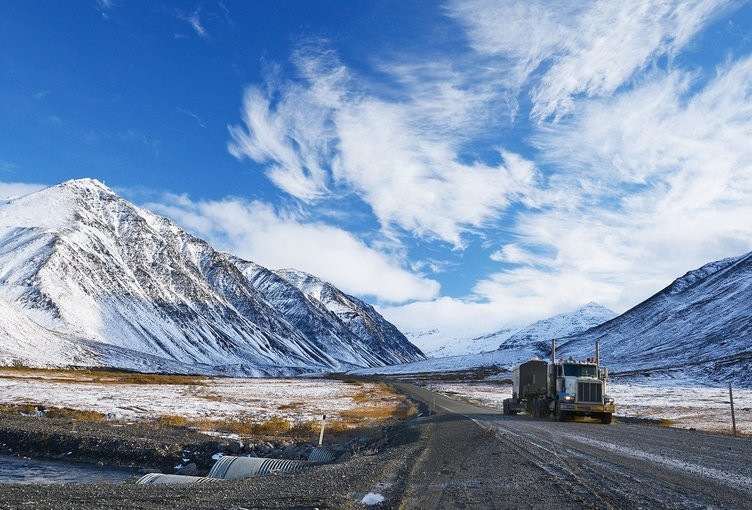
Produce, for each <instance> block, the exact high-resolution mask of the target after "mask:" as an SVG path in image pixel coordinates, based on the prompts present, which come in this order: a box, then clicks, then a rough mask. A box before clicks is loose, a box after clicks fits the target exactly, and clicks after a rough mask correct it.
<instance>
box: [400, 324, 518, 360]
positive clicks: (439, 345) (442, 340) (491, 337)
mask: <svg viewBox="0 0 752 510" xmlns="http://www.w3.org/2000/svg"><path fill="white" fill-rule="evenodd" d="M516 331H517V328H505V329H501V330H498V331H494V332H493V333H486V334H481V335H479V334H478V332H477V330H475V332H468V331H463V330H453V331H451V332H447V331H442V330H440V329H429V330H425V331H408V332H406V333H405V336H407V338H409V339H410V342H412V343H413V344H415V345H417V346H418V347H420V350H421V351H423V352H424V353H425V354H426V356H428V357H430V358H444V357H448V356H464V355H467V354H479V353H481V352H488V351H492V350H494V349H496V348H497V347H499V344H500V343H501V342H503V341H504V340H505V339H506V338H509V336H511V335H513V334H514V333H515V332H516Z"/></svg>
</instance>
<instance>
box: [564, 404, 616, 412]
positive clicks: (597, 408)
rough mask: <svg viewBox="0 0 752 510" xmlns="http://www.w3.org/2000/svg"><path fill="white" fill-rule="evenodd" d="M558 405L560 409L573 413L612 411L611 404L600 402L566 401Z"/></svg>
mask: <svg viewBox="0 0 752 510" xmlns="http://www.w3.org/2000/svg"><path fill="white" fill-rule="evenodd" d="M559 407H560V408H561V410H562V411H573V412H575V413H583V414H588V413H613V412H614V406H613V405H602V404H577V403H575V404H567V403H564V402H562V403H560V404H559Z"/></svg>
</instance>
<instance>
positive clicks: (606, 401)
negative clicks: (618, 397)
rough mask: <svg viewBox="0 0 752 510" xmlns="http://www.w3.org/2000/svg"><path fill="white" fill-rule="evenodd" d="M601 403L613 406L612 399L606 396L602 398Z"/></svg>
mask: <svg viewBox="0 0 752 510" xmlns="http://www.w3.org/2000/svg"><path fill="white" fill-rule="evenodd" d="M603 401H604V402H605V403H606V405H613V404H614V397H609V396H608V395H605V396H604V397H603Z"/></svg>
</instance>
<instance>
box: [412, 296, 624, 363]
mask: <svg viewBox="0 0 752 510" xmlns="http://www.w3.org/2000/svg"><path fill="white" fill-rule="evenodd" d="M614 317H616V313H614V312H613V311H611V310H609V309H608V308H606V307H604V306H602V305H599V304H598V303H593V302H590V303H588V304H586V305H584V306H581V307H579V308H577V309H576V310H573V311H571V312H566V313H562V314H559V315H554V316H553V317H549V318H547V319H543V320H539V321H537V322H534V323H532V324H529V325H527V326H525V327H523V328H503V329H500V330H497V331H494V332H492V333H487V334H484V335H477V334H475V335H467V334H465V335H463V334H460V333H457V332H454V333H452V334H446V333H444V332H442V331H440V330H438V329H432V330H428V331H422V332H416V333H407V337H408V338H409V339H410V341H411V342H412V343H414V344H415V345H417V346H418V347H420V349H421V350H422V351H423V352H424V353H426V355H427V356H429V357H431V358H442V357H447V356H466V355H468V354H480V353H482V352H489V351H493V350H496V349H502V350H512V349H525V348H527V347H529V346H533V347H534V346H535V345H537V342H543V341H545V342H550V341H551V339H552V338H562V337H566V336H570V335H574V334H576V333H581V332H583V331H585V330H587V329H589V328H592V327H593V326H597V325H599V324H602V323H604V322H606V321H608V320H610V319H613V318H614ZM526 352H531V351H526ZM536 352H537V351H536ZM468 359H469V358H468Z"/></svg>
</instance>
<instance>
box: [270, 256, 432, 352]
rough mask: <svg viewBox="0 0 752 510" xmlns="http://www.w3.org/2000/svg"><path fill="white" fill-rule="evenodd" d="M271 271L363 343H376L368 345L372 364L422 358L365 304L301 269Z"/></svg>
mask: <svg viewBox="0 0 752 510" xmlns="http://www.w3.org/2000/svg"><path fill="white" fill-rule="evenodd" d="M275 273H276V274H277V275H279V276H280V277H282V278H284V279H285V280H287V281H288V282H290V283H291V284H292V285H294V286H295V287H297V288H298V289H299V290H300V291H301V292H303V293H304V294H305V295H306V296H307V297H308V298H309V299H311V300H313V301H314V302H317V303H321V304H322V305H323V306H324V307H325V308H326V309H327V310H328V311H329V312H331V313H332V314H334V316H336V317H337V318H338V319H339V320H340V321H342V323H344V324H345V326H347V328H348V329H349V330H350V331H351V332H352V333H353V334H354V335H355V336H356V337H357V338H360V339H362V341H363V342H365V344H367V345H371V346H379V349H373V348H371V352H372V354H373V355H375V356H378V357H379V360H380V362H379V363H375V364H376V365H383V364H394V363H406V362H410V361H417V360H420V359H423V358H424V357H425V356H424V355H423V353H422V352H421V351H420V349H419V348H417V347H416V346H415V345H413V344H411V343H410V342H409V341H408V340H407V338H406V337H405V335H403V334H402V333H401V332H400V331H399V330H398V329H397V328H396V327H395V326H394V325H393V324H392V323H390V322H389V321H387V320H386V319H384V317H382V316H381V314H379V313H378V312H377V311H376V310H374V308H373V307H372V306H371V305H369V304H368V303H365V302H363V301H361V300H360V299H358V298H356V297H353V296H350V295H347V294H345V293H344V292H342V291H341V290H339V289H338V288H336V287H335V286H333V285H332V284H330V283H327V282H325V281H323V280H320V279H319V278H316V277H315V276H313V275H311V274H308V273H304V272H303V271H296V270H294V269H281V270H278V271H275Z"/></svg>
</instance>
